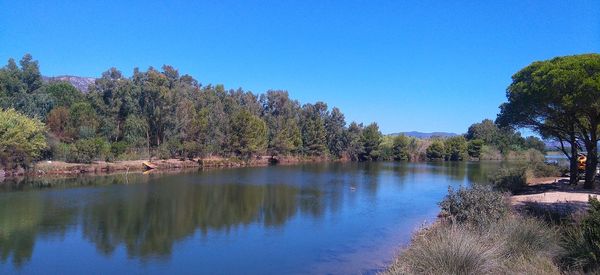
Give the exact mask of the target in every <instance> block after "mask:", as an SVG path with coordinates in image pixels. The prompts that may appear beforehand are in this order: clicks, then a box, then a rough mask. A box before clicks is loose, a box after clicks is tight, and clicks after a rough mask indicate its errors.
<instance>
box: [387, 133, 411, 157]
mask: <svg viewBox="0 0 600 275" xmlns="http://www.w3.org/2000/svg"><path fill="white" fill-rule="evenodd" d="M410 142H411V140H410V138H408V137H407V136H405V135H398V136H395V137H394V141H393V145H392V156H393V158H394V160H410V153H409V148H408V147H409V145H410Z"/></svg>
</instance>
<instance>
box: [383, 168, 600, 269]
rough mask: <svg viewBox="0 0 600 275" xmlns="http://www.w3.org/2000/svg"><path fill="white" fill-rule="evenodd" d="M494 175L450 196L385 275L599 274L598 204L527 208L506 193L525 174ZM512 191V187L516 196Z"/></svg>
mask: <svg viewBox="0 0 600 275" xmlns="http://www.w3.org/2000/svg"><path fill="white" fill-rule="evenodd" d="M535 172H537V173H542V172H543V171H539V170H528V169H524V170H523V169H514V170H510V171H500V172H499V174H498V175H497V176H496V177H494V178H492V179H491V182H492V184H495V185H494V187H495V188H492V187H491V186H473V187H470V188H462V187H461V188H460V189H458V190H452V189H450V190H449V194H448V195H447V197H446V198H445V199H444V200H443V201H442V202H440V207H441V213H440V216H439V218H438V220H437V222H436V223H434V224H433V225H431V226H429V227H427V228H423V229H420V230H418V231H417V232H416V233H415V234H414V236H413V239H412V242H411V244H410V245H409V246H408V247H406V248H405V249H404V250H402V252H401V253H400V254H399V255H398V256H397V258H396V259H395V261H394V262H393V264H392V265H391V266H390V267H389V269H388V270H387V271H385V272H384V273H385V274H563V273H569V274H580V273H595V272H598V271H600V270H599V269H598V268H599V267H600V202H598V201H597V200H596V199H594V198H590V199H589V204H588V205H585V206H584V207H581V206H569V205H560V206H559V205H552V204H550V205H549V204H536V203H530V204H527V205H525V206H524V207H519V208H514V207H512V206H511V205H510V204H509V198H510V191H509V190H519V188H521V187H522V186H523V185H525V182H526V181H527V176H526V175H527V173H535ZM515 187H517V188H516V189H515Z"/></svg>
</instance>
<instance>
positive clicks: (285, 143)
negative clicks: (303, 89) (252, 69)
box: [260, 90, 302, 156]
mask: <svg viewBox="0 0 600 275" xmlns="http://www.w3.org/2000/svg"><path fill="white" fill-rule="evenodd" d="M260 102H261V104H262V110H263V111H262V112H263V116H264V119H265V122H266V123H267V127H268V129H269V149H268V151H269V154H271V155H274V156H276V155H287V154H290V153H297V152H299V151H300V148H301V147H302V134H301V130H300V126H299V122H298V121H299V119H300V118H299V114H300V107H299V103H298V102H297V101H293V100H291V99H290V98H289V95H288V92H286V91H272V90H269V91H267V93H266V94H264V95H262V96H261V98H260Z"/></svg>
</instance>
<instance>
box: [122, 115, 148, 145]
mask: <svg viewBox="0 0 600 275" xmlns="http://www.w3.org/2000/svg"><path fill="white" fill-rule="evenodd" d="M148 131H149V129H148V122H147V121H146V120H145V119H143V118H141V117H139V116H136V115H130V116H128V117H127V119H126V120H125V126H124V130H123V133H124V140H125V141H126V142H127V143H129V144H131V145H132V146H134V147H143V146H145V145H146V142H147V141H148V140H147V137H148Z"/></svg>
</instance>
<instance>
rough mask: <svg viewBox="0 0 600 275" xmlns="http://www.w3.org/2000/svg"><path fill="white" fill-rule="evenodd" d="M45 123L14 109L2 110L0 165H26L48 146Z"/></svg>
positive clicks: (9, 166)
mask: <svg viewBox="0 0 600 275" xmlns="http://www.w3.org/2000/svg"><path fill="white" fill-rule="evenodd" d="M44 128H45V126H44V124H43V123H42V122H41V121H39V120H37V119H31V118H28V117H27V116H25V115H23V114H20V113H19V112H17V111H15V110H14V109H8V110H0V165H2V166H4V167H8V168H12V167H15V166H17V165H21V166H25V165H27V164H29V162H30V161H31V160H35V159H37V158H38V157H40V154H41V152H42V150H43V149H45V148H46V147H47V144H46V138H45V137H44Z"/></svg>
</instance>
